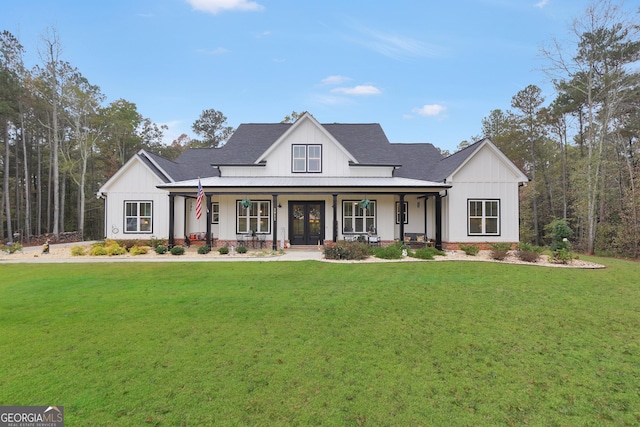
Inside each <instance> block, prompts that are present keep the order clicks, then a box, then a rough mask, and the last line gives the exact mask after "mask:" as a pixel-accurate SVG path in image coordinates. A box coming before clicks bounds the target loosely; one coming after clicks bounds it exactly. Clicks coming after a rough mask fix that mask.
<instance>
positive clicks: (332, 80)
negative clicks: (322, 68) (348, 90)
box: [322, 76, 351, 85]
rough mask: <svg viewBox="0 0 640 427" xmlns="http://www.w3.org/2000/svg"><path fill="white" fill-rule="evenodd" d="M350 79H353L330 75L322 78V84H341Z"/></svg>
mask: <svg viewBox="0 0 640 427" xmlns="http://www.w3.org/2000/svg"><path fill="white" fill-rule="evenodd" d="M349 80H351V79H350V78H349V77H345V76H329V77H325V78H324V79H322V84H323V85H339V84H342V83H344V82H347V81H349Z"/></svg>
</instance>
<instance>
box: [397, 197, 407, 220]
mask: <svg viewBox="0 0 640 427" xmlns="http://www.w3.org/2000/svg"><path fill="white" fill-rule="evenodd" d="M403 204H404V221H403V222H404V223H405V224H409V202H403ZM396 224H400V202H396Z"/></svg>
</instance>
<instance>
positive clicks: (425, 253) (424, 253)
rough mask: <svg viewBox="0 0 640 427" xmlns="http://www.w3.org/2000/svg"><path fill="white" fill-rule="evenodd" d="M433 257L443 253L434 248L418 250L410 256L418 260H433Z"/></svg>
mask: <svg viewBox="0 0 640 427" xmlns="http://www.w3.org/2000/svg"><path fill="white" fill-rule="evenodd" d="M435 255H444V252H442V251H439V250H438V249H436V248H420V249H416V251H415V252H413V253H411V254H410V256H412V257H413V258H418V259H433V257H434V256H435Z"/></svg>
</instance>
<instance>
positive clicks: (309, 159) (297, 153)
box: [291, 144, 322, 173]
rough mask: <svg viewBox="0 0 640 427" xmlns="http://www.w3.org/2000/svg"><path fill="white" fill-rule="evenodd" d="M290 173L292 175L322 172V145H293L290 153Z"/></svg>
mask: <svg viewBox="0 0 640 427" xmlns="http://www.w3.org/2000/svg"><path fill="white" fill-rule="evenodd" d="M291 171H292V172H294V173H320V172H322V145H319V144H294V145H293V146H292V151H291Z"/></svg>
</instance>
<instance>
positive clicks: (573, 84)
mask: <svg viewBox="0 0 640 427" xmlns="http://www.w3.org/2000/svg"><path fill="white" fill-rule="evenodd" d="M639 16H640V9H639V10H638V11H637V12H636V13H629V12H625V11H624V10H623V9H622V8H621V7H620V6H618V5H616V4H613V3H612V2H610V1H607V0H603V1H597V2H594V3H592V4H591V5H590V6H588V7H587V8H586V9H585V11H584V13H583V15H582V16H580V17H578V18H576V19H575V20H574V22H573V24H572V26H571V27H570V34H571V38H570V39H568V40H562V41H561V40H556V39H552V40H550V41H548V42H547V44H546V46H545V47H543V48H542V49H541V54H542V56H543V58H544V62H545V64H546V67H545V71H546V73H547V75H548V77H549V81H550V82H551V83H552V84H553V90H552V93H551V95H550V96H549V95H547V96H546V97H545V96H543V95H542V93H543V91H542V90H541V89H540V87H538V86H537V85H535V84H531V85H529V86H527V87H526V88H524V89H522V90H521V91H519V92H518V93H516V94H515V95H514V96H513V98H512V100H511V109H510V110H506V111H503V110H500V109H496V110H493V111H491V112H490V113H489V115H488V116H487V117H485V118H484V119H483V120H482V122H481V133H482V136H483V137H488V138H490V139H491V140H492V141H493V142H494V143H495V144H496V145H497V146H498V147H499V148H500V149H501V150H502V151H503V152H504V153H505V154H506V155H507V156H508V157H509V158H510V159H511V160H513V161H514V162H515V163H516V164H517V165H518V166H519V167H520V168H522V170H524V171H525V172H526V173H527V175H528V176H529V177H530V179H531V181H530V182H529V183H528V185H526V186H525V187H524V188H523V189H522V190H521V192H520V199H521V200H520V221H521V227H520V228H521V236H520V240H521V241H522V242H527V243H532V244H536V245H543V244H547V243H548V237H547V236H548V228H549V226H550V224H552V223H553V222H554V221H557V220H563V221H565V222H566V223H567V224H568V225H569V226H570V227H571V229H572V230H573V232H574V236H573V237H572V242H573V244H574V247H575V248H576V249H578V250H582V251H585V252H588V253H594V252H596V251H598V252H599V253H607V254H612V255H623V256H631V257H638V256H640V188H639V185H640V182H638V177H639V174H640V160H639V158H638V156H639V154H640V152H639V145H640V67H639V64H640V38H639V34H640V25H639V24H638V21H639V19H638V17H639ZM61 51H62V49H61V44H60V40H59V38H58V36H57V34H56V33H55V31H54V30H50V31H48V32H47V33H46V34H45V35H44V36H43V37H42V44H41V46H40V47H39V49H38V52H39V58H40V61H41V63H40V64H38V65H36V66H34V67H33V68H32V69H29V70H27V69H26V68H25V66H24V64H23V60H22V58H23V54H24V50H23V47H22V46H21V45H20V43H19V41H18V40H17V39H16V38H15V37H14V36H13V35H12V34H11V33H9V32H8V31H4V32H2V33H1V34H0V141H2V143H3V148H4V150H2V153H0V167H1V169H0V173H1V174H2V177H3V182H2V215H1V216H0V218H1V221H0V240H3V239H4V240H11V239H12V238H13V236H14V234H15V233H18V234H19V235H20V238H21V239H22V240H23V241H28V239H29V236H31V235H40V234H42V233H53V234H55V235H57V234H58V233H60V232H62V231H65V230H77V231H80V232H81V233H82V235H83V236H84V237H85V238H89V239H98V238H101V237H102V234H103V224H102V222H103V206H102V203H101V201H98V200H96V199H95V197H87V195H89V196H93V194H94V193H95V191H96V190H97V189H98V188H99V187H100V186H101V185H102V184H103V183H104V182H106V180H107V179H108V178H109V177H111V176H112V175H113V174H114V173H115V172H116V171H117V170H118V169H119V168H120V167H121V166H122V165H124V163H125V162H126V161H127V160H128V159H129V158H130V157H131V156H132V155H133V154H135V153H136V152H137V151H138V150H139V149H141V148H145V149H148V150H150V151H153V152H155V153H157V154H160V155H162V156H165V157H167V158H170V159H174V158H176V157H177V156H178V155H179V154H180V153H181V152H182V151H183V150H184V149H185V148H186V147H215V146H218V145H219V144H221V143H223V142H224V141H226V139H227V138H228V137H229V136H230V135H231V133H232V132H233V128H231V127H229V126H227V125H226V120H227V118H226V117H225V116H224V115H223V114H222V113H221V112H219V111H216V110H214V109H209V110H204V111H203V112H202V114H201V115H200V117H199V118H198V119H197V120H196V121H195V122H194V123H193V126H192V130H193V131H194V132H195V134H196V135H198V137H200V139H191V138H189V137H188V136H187V135H181V136H180V137H179V138H177V139H176V140H175V141H173V143H172V144H170V145H165V144H163V143H162V138H163V131H164V130H165V127H163V126H158V125H157V124H155V123H153V122H152V121H151V120H150V119H148V118H144V117H143V116H142V115H141V114H140V113H138V111H137V109H136V105H135V104H133V103H131V102H129V101H126V100H124V99H119V100H117V101H114V102H111V103H109V104H108V105H106V106H103V105H102V104H103V102H104V99H105V96H104V95H103V94H102V93H101V91H100V89H99V87H98V86H95V85H93V84H91V83H89V81H88V80H87V79H86V78H85V77H83V76H82V74H81V73H80V71H79V70H78V69H76V68H75V67H73V66H72V65H71V64H69V63H68V62H65V61H64V60H63V59H62V58H61ZM296 115H297V113H295V112H292V115H291V116H287V117H285V120H284V122H290V121H292V120H294V119H295V117H296ZM466 145H468V143H467V142H462V143H461V144H460V146H459V148H464V146H466Z"/></svg>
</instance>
